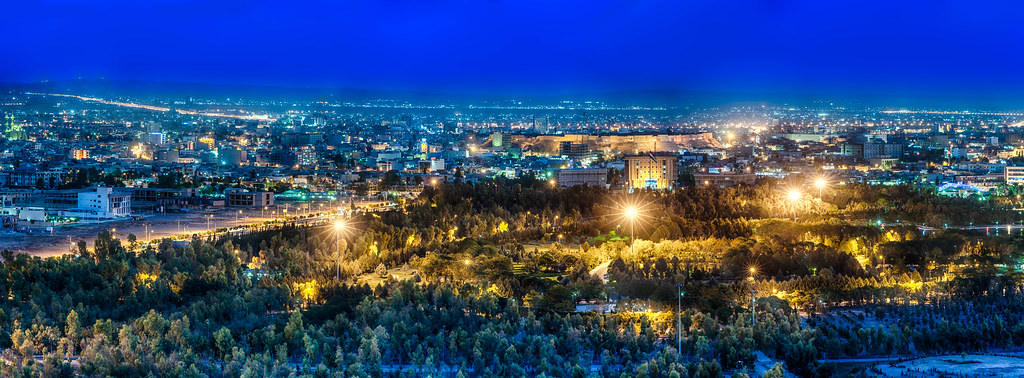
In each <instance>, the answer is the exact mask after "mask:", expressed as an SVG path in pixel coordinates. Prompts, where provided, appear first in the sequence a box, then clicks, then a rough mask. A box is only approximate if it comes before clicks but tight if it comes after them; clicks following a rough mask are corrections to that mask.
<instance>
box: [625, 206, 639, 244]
mask: <svg viewBox="0 0 1024 378" xmlns="http://www.w3.org/2000/svg"><path fill="white" fill-rule="evenodd" d="M625 214H626V219H629V254H630V255H633V244H636V243H635V242H636V238H635V237H634V229H635V228H636V227H634V224H635V223H636V217H637V215H638V213H637V209H636V206H633V205H629V206H627V207H626V211H625Z"/></svg>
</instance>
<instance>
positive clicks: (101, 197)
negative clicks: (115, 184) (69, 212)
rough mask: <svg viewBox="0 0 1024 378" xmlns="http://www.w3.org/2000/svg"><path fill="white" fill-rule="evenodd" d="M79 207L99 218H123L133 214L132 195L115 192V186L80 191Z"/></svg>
mask: <svg viewBox="0 0 1024 378" xmlns="http://www.w3.org/2000/svg"><path fill="white" fill-rule="evenodd" d="M78 208H79V209H82V210H88V211H90V212H91V213H93V214H94V215H95V216H97V217H99V218H122V217H127V216H130V215H131V214H132V196H131V195H130V194H128V193H117V192H114V188H96V191H95V192H82V193H78Z"/></svg>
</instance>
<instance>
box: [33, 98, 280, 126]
mask: <svg viewBox="0 0 1024 378" xmlns="http://www.w3.org/2000/svg"><path fill="white" fill-rule="evenodd" d="M25 94H30V95H38V96H55V97H69V98H75V99H79V100H82V101H89V102H97V103H100V104H105V105H114V106H123V107H126V108H135V109H144V110H151V111H154V112H167V111H170V110H171V108H167V107H163V106H154V105H146V104H136V103H133V102H121V101H110V100H104V99H102V98H95V97H85V96H78V95H69V94H62V93H34V92H26V93H25ZM174 111H175V112H177V113H178V114H185V115H194V116H205V117H220V118H235V119H243V120H247V121H267V122H274V121H276V120H277V119H276V118H271V117H270V116H268V115H266V114H260V115H240V114H225V113H214V112H201V111H196V110H184V109H174Z"/></svg>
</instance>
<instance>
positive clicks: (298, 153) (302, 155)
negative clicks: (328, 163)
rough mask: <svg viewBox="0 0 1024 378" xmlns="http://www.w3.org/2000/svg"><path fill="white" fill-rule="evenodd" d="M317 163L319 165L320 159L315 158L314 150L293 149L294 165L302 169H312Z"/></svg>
mask: <svg viewBox="0 0 1024 378" xmlns="http://www.w3.org/2000/svg"><path fill="white" fill-rule="evenodd" d="M318 163H320V159H319V157H317V153H316V150H314V149H312V148H296V149H295V164H297V165H299V166H302V167H314V166H316V165H317V164H318Z"/></svg>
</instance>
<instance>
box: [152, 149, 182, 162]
mask: <svg viewBox="0 0 1024 378" xmlns="http://www.w3.org/2000/svg"><path fill="white" fill-rule="evenodd" d="M154 157H155V158H156V159H155V160H157V161H160V162H164V163H177V162H178V159H181V152H180V151H178V150H175V149H169V150H158V151H157V152H156V155H154Z"/></svg>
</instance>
